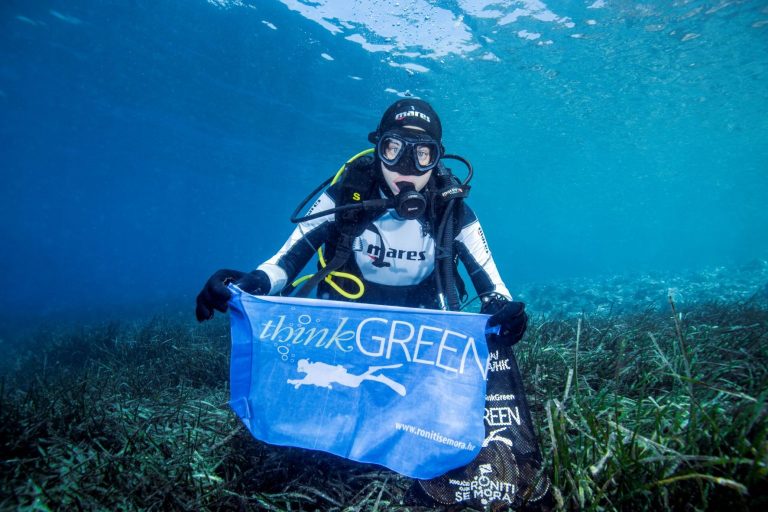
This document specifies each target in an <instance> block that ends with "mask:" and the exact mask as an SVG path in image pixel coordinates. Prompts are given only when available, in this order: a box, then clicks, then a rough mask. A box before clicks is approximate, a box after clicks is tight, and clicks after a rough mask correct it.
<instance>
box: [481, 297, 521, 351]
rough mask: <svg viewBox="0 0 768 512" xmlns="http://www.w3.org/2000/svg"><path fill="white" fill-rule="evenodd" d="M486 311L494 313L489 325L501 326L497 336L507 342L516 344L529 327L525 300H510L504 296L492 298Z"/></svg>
mask: <svg viewBox="0 0 768 512" xmlns="http://www.w3.org/2000/svg"><path fill="white" fill-rule="evenodd" d="M483 309H485V311H483V312H484V313H492V315H491V318H489V319H488V327H496V326H499V333H498V334H497V336H498V337H499V338H500V340H501V341H502V342H504V343H506V344H509V345H514V344H515V343H517V342H518V341H520V339H521V338H522V337H523V334H525V330H526V329H527V328H528V315H527V314H526V313H525V304H524V303H523V302H515V301H508V300H506V299H505V298H503V297H499V298H494V299H491V301H490V302H489V303H488V306H487V307H485V305H484V308H483Z"/></svg>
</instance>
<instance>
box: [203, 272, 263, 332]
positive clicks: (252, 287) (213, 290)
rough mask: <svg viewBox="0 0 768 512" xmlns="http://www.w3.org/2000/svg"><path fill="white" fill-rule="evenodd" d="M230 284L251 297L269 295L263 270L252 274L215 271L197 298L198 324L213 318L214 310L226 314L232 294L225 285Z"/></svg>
mask: <svg viewBox="0 0 768 512" xmlns="http://www.w3.org/2000/svg"><path fill="white" fill-rule="evenodd" d="M230 283H234V284H235V285H237V286H238V287H239V288H240V289H241V290H243V291H244V292H246V293H250V294H252V295H264V294H266V293H269V289H270V288H271V285H270V282H269V277H267V274H266V273H265V272H264V271H263V270H254V271H253V272H240V271H239V270H229V269H221V270H217V271H216V273H214V274H213V275H212V276H211V277H210V279H208V282H207V283H205V286H203V290H202V291H201V292H200V294H199V295H198V296H197V308H196V309H195V315H196V316H197V321H198V322H203V321H205V320H210V319H211V318H213V310H214V309H217V310H219V311H221V312H222V313H226V311H227V302H228V301H229V298H230V297H232V293H231V292H230V291H229V290H228V289H227V285H228V284H230Z"/></svg>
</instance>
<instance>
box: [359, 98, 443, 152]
mask: <svg viewBox="0 0 768 512" xmlns="http://www.w3.org/2000/svg"><path fill="white" fill-rule="evenodd" d="M403 126H416V127H418V128H421V129H422V130H424V132H425V133H426V134H427V135H429V136H430V137H432V138H433V139H434V140H435V141H437V142H438V143H440V142H441V141H442V138H443V126H442V124H441V123H440V118H439V117H438V116H437V112H435V110H434V109H433V108H432V107H431V106H430V104H429V103H427V102H426V101H424V100H419V99H416V98H405V99H401V100H398V101H396V102H395V103H393V104H392V105H390V106H389V108H388V109H387V110H386V111H385V112H384V115H383V116H381V121H380V122H379V126H378V128H376V131H375V132H372V133H371V134H370V135H368V140H370V141H371V142H373V143H375V142H376V141H377V140H378V139H379V137H381V135H382V134H383V133H385V132H387V131H390V130H400V129H402V128H403Z"/></svg>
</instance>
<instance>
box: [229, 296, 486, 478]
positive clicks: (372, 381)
mask: <svg viewBox="0 0 768 512" xmlns="http://www.w3.org/2000/svg"><path fill="white" fill-rule="evenodd" d="M230 290H231V291H232V292H233V296H232V299H231V300H230V303H229V305H230V307H231V316H230V318H231V329H232V360H231V366H230V384H231V386H230V387H231V390H230V391H231V400H230V405H231V407H232V409H233V410H234V411H235V412H236V413H237V415H238V416H239V417H240V418H241V420H242V421H243V423H244V424H245V425H246V427H247V428H248V429H249V431H250V432H251V433H252V434H253V436H254V437H256V438H257V439H260V440H262V441H265V442H268V443H271V444H277V445H287V446H297V447H301V448H310V449H315V450H323V451H327V452H330V453H334V454H336V455H340V456H342V457H346V458H348V459H352V460H356V461H360V462H369V463H375V464H380V465H383V466H386V467H388V468H390V469H392V470H394V471H397V472H398V473H401V474H403V475H407V476H410V477H414V478H420V479H424V478H433V477H435V476H437V475H441V474H443V473H445V472H446V471H448V470H450V469H453V468H457V467H461V466H463V465H465V464H467V463H469V462H470V461H471V460H473V459H474V458H475V457H476V456H477V454H478V453H479V451H480V448H481V446H482V444H483V441H484V439H485V429H484V424H483V418H484V415H485V414H486V412H485V398H486V380H485V378H486V372H487V368H488V359H489V354H488V348H487V344H486V341H485V325H486V322H487V319H488V316H487V315H479V314H473V313H456V312H444V311H435V310H426V309H413V308H402V307H389V306H376V305H369V304H357V303H347V302H336V301H327V300H313V299H297V298H290V297H256V296H253V295H249V294H246V293H243V292H242V291H241V290H239V289H238V288H236V287H234V286H230Z"/></svg>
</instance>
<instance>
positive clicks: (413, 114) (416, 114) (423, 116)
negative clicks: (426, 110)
mask: <svg viewBox="0 0 768 512" xmlns="http://www.w3.org/2000/svg"><path fill="white" fill-rule="evenodd" d="M408 117H418V118H419V119H422V120H424V121H426V122H428V123H431V122H432V120H431V119H430V118H429V116H428V115H427V114H422V113H421V112H419V111H417V110H416V109H414V108H413V107H411V110H406V111H405V112H400V113H397V114H395V121H402V120H403V119H406V118H408Z"/></svg>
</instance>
